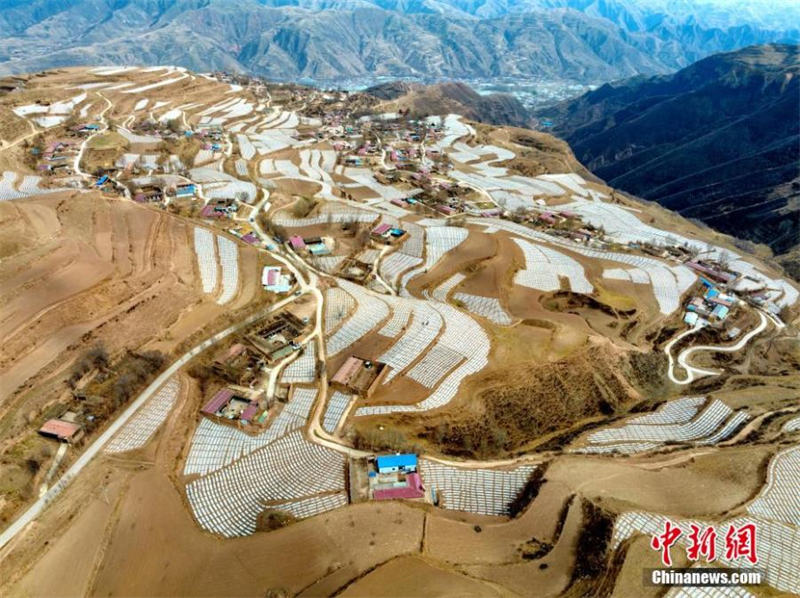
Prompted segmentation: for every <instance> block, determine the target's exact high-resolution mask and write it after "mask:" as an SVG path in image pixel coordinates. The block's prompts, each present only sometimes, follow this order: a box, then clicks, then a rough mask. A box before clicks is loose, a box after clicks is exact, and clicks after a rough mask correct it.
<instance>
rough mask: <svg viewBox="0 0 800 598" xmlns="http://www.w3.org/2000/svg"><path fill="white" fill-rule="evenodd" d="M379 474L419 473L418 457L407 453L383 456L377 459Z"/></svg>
mask: <svg viewBox="0 0 800 598" xmlns="http://www.w3.org/2000/svg"><path fill="white" fill-rule="evenodd" d="M376 462H377V465H378V473H395V472H400V473H412V472H415V471H417V456H416V455H413V454H410V453H407V454H402V455H381V456H379V457H378V458H377V459H376Z"/></svg>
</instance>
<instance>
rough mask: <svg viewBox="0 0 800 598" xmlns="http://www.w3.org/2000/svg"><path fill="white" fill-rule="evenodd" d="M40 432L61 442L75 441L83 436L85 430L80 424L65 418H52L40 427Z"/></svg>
mask: <svg viewBox="0 0 800 598" xmlns="http://www.w3.org/2000/svg"><path fill="white" fill-rule="evenodd" d="M39 434H41V435H42V436H47V437H49V438H56V439H58V440H60V441H61V442H69V443H75V442H77V441H78V440H80V438H81V437H82V436H83V430H82V429H81V427H80V426H79V425H78V424H75V423H72V422H67V421H64V420H63V419H51V420H48V421H46V422H45V423H44V425H43V426H42V427H41V428H39Z"/></svg>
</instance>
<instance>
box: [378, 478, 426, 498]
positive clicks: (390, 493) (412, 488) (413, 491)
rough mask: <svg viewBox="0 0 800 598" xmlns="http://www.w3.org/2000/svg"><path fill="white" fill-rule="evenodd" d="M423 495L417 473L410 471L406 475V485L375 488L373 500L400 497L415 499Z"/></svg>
mask: <svg viewBox="0 0 800 598" xmlns="http://www.w3.org/2000/svg"><path fill="white" fill-rule="evenodd" d="M423 496H425V488H424V487H423V486H422V480H421V479H420V477H419V474H418V473H410V474H408V475H407V476H406V485H405V486H400V487H397V488H383V489H380V490H375V492H374V493H373V497H374V498H375V500H395V499H400V498H405V499H415V498H422V497H423Z"/></svg>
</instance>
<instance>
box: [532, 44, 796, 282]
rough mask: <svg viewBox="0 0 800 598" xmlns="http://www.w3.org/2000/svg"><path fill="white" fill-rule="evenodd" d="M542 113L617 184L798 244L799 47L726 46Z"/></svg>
mask: <svg viewBox="0 0 800 598" xmlns="http://www.w3.org/2000/svg"><path fill="white" fill-rule="evenodd" d="M538 115H539V116H540V117H541V118H543V119H544V118H549V119H552V121H553V129H552V131H553V132H554V133H555V134H556V135H558V136H560V137H563V138H564V139H565V140H566V141H568V142H569V144H570V146H571V147H572V149H573V151H574V152H575V155H576V156H577V158H578V159H579V160H580V161H581V162H582V163H583V164H584V165H585V166H586V167H587V168H589V169H590V170H591V171H593V172H594V173H595V174H597V175H598V176H600V177H601V178H603V179H604V180H606V181H607V182H608V183H609V184H610V185H611V186H613V187H617V188H619V189H623V190H626V191H629V192H631V193H633V194H635V195H638V196H640V197H644V198H646V199H651V200H654V201H657V202H658V203H660V204H662V205H664V206H666V207H667V208H670V209H672V210H675V211H677V212H680V213H681V214H682V215H684V216H686V217H690V218H698V219H700V220H703V221H704V222H706V223H708V224H709V225H711V226H713V227H714V228H717V229H719V230H721V231H723V232H727V233H730V234H733V235H735V236H738V237H741V238H744V239H751V240H753V241H757V242H762V243H766V244H768V245H769V246H770V247H772V249H773V250H774V251H775V252H776V253H784V252H789V251H792V250H793V249H795V253H797V249H798V248H800V46H797V45H766V46H758V47H750V48H745V49H742V50H740V51H737V52H731V53H725V54H718V55H715V56H711V57H709V58H706V59H704V60H701V61H699V62H697V63H695V64H693V65H691V66H690V67H687V68H685V69H683V70H680V71H678V72H677V73H674V74H672V75H666V76H656V77H650V78H646V77H638V78H634V79H630V80H626V81H621V82H617V83H613V84H607V85H603V86H602V87H600V88H598V89H596V90H594V91H591V92H589V93H587V94H585V95H583V96H581V97H579V98H576V99H573V100H569V101H566V102H563V103H561V104H558V105H557V106H555V107H552V108H547V109H543V110H541V111H539V113H538ZM797 257H800V255H797ZM797 257H795V259H797ZM790 267H791V269H792V272H793V275H794V276H795V277H798V278H800V260H798V261H797V263H796V264H792V265H791V266H790Z"/></svg>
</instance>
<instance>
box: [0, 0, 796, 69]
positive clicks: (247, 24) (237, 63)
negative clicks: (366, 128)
mask: <svg viewBox="0 0 800 598" xmlns="http://www.w3.org/2000/svg"><path fill="white" fill-rule="evenodd" d="M665 1H666V0H665ZM659 10H660V9H659ZM659 10H656V9H654V8H647V6H645V5H639V4H637V5H631V4H629V3H619V2H615V1H613V0H604V1H603V2H597V1H591V2H586V0H524V1H522V0H520V1H516V2H493V3H479V2H475V3H469V2H463V1H457V0H416V1H410V2H404V3H401V2H394V1H391V0H343V1H339V0H336V1H332V2H327V1H326V0H319V1H318V0H290V1H288V2H283V1H282V0H272V1H269V2H267V1H264V2H262V1H256V0H235V1H230V0H229V1H226V2H222V1H220V0H164V1H159V2H154V1H151V0H126V1H125V2H114V1H112V0H56V1H54V2H50V1H49V0H48V1H47V2H44V1H42V0H39V1H34V2H30V3H24V2H14V3H11V4H10V5H9V4H6V7H5V8H4V9H3V10H2V11H0V27H1V28H2V29H3V30H4V31H7V32H9V33H10V35H9V36H8V37H6V38H5V39H4V40H3V41H2V43H0V74H4V73H11V72H22V71H29V72H30V71H36V70H41V69H46V68H52V67H59V66H75V65H80V64H86V63H105V64H111V63H114V64H145V65H153V64H177V65H180V66H184V67H187V68H190V69H194V70H199V71H208V70H214V69H224V70H229V71H238V72H250V73H253V74H257V75H261V76H267V77H271V78H278V79H287V78H297V77H301V78H302V77H306V78H312V79H318V80H329V79H336V78H342V77H365V76H394V77H423V78H425V77H428V78H436V77H442V78H448V77H449V78H480V77H487V78H488V77H529V78H531V77H532V78H535V77H545V78H555V79H568V80H575V81H581V82H589V83H599V82H605V81H609V80H613V79H619V78H624V77H629V76H632V75H634V74H636V73H646V74H657V73H665V72H670V71H673V70H675V69H678V68H680V67H681V66H686V65H688V64H689V63H691V62H693V61H695V60H696V59H697V58H700V57H702V56H705V55H707V54H709V53H713V52H715V51H724V50H730V49H733V48H737V47H740V46H742V45H747V44H753V43H764V42H769V41H776V40H781V39H784V38H787V39H791V40H800V28H798V27H794V28H784V29H780V30H778V29H771V28H769V26H772V25H774V24H775V22H774V19H773V20H770V21H765V22H764V24H763V25H762V24H760V23H759V22H758V21H757V20H755V19H751V20H750V21H746V22H744V21H743V22H739V21H741V18H740V19H739V21H736V20H734V19H733V17H730V19H729V21H730V23H731V24H730V26H727V27H719V26H716V25H715V22H714V21H713V20H709V24H707V25H704V24H701V23H702V20H701V21H698V20H691V19H690V20H686V19H681V18H678V17H677V16H674V15H672V14H670V13H669V12H663V11H662V12H659ZM664 10H666V8H665V9H664ZM729 12H730V11H729ZM725 14H728V13H725ZM797 16H798V21H797V22H800V9H798V10H797ZM737 18H738V17H737ZM717 20H719V19H717ZM722 22H724V20H723V21H722ZM786 22H791V20H788V21H786ZM139 23H143V24H144V25H137V24H139Z"/></svg>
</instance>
